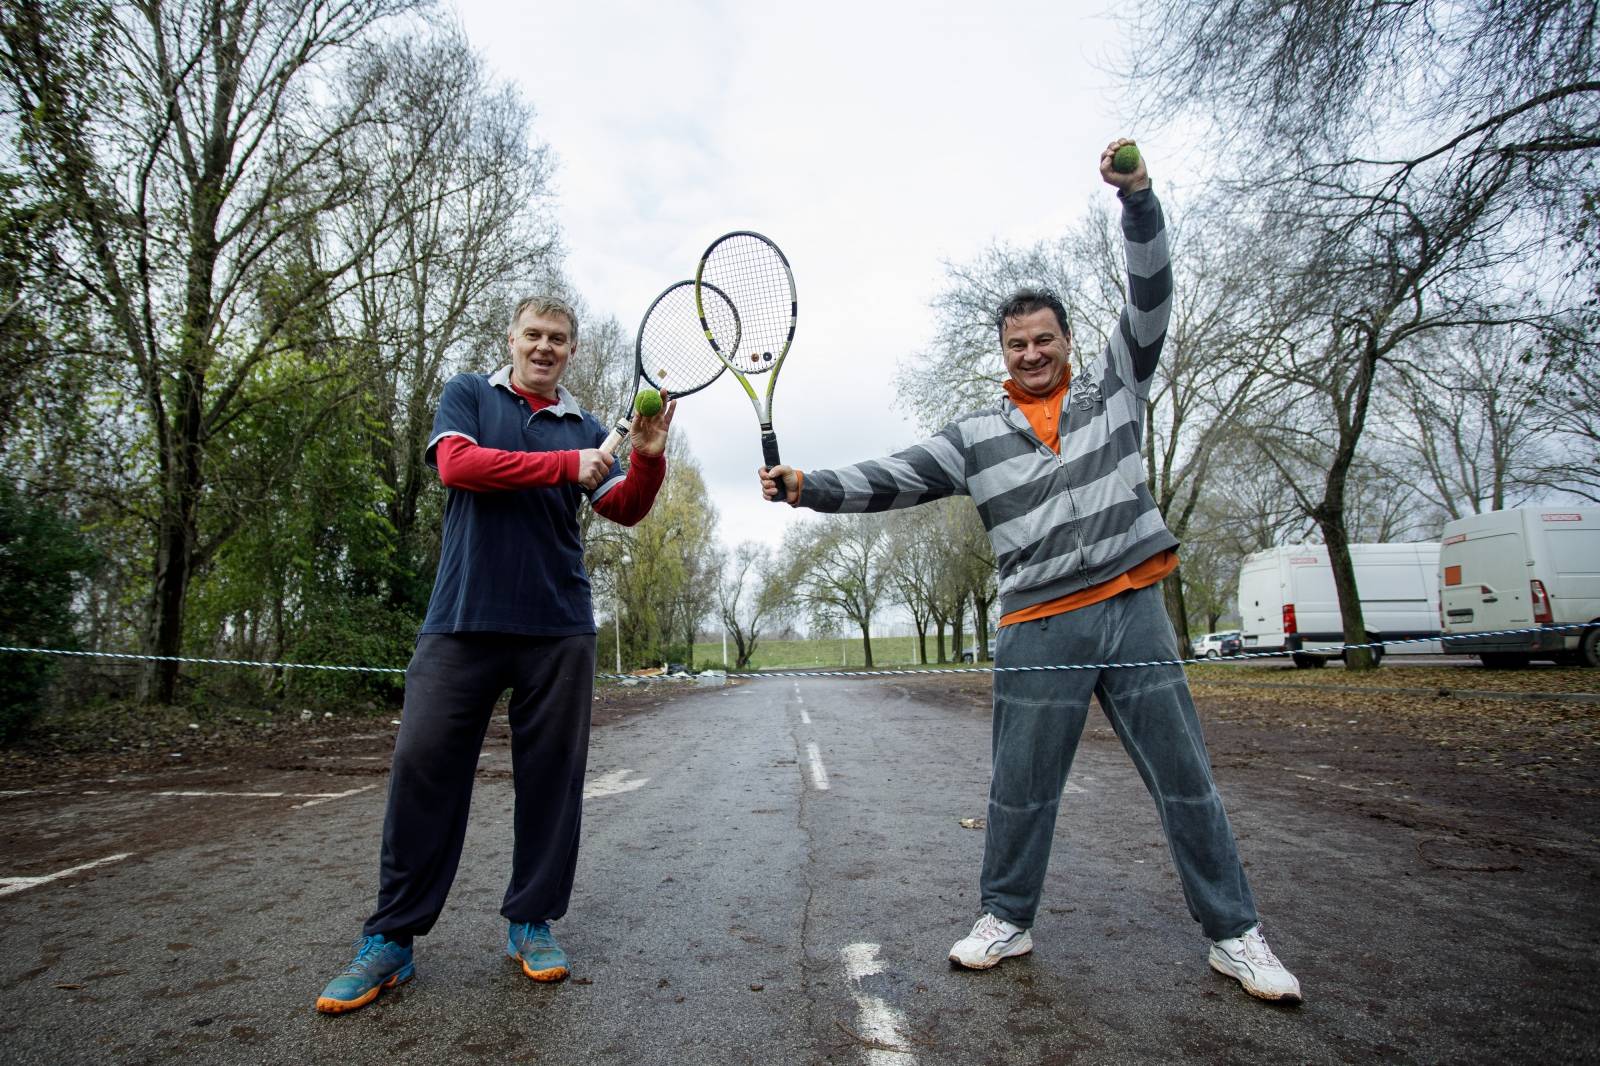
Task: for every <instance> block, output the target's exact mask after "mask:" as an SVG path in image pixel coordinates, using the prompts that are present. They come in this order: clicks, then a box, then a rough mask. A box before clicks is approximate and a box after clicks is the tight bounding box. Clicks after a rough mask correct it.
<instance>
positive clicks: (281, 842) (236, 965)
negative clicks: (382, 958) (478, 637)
mask: <svg viewBox="0 0 1600 1066" xmlns="http://www.w3.org/2000/svg"><path fill="white" fill-rule="evenodd" d="M373 742H374V744H377V743H378V742H379V741H378V739H377V738H375V739H374V741H373ZM988 748H989V723H988V720H987V717H986V716H984V715H982V714H980V713H974V712H973V711H971V710H968V709H962V708H960V707H955V706H945V705H942V703H941V702H940V701H928V700H926V699H924V698H923V697H922V696H920V695H919V690H918V689H917V688H916V687H914V686H901V685H897V684H895V683H894V682H892V681H881V680H841V679H770V680H761V681H751V682H746V683H742V684H738V685H729V686H726V687H718V688H710V687H707V688H699V687H695V688H692V689H689V690H686V691H684V692H683V693H682V694H681V696H680V697H679V698H677V699H675V700H673V701H672V702H669V703H666V704H664V705H662V706H660V707H657V708H655V709H653V710H651V711H648V712H646V713H643V714H640V715H638V716H635V717H632V718H628V719H625V720H622V721H620V722H617V723H615V724H612V725H608V726H605V727H603V728H599V729H597V730H596V731H595V734H594V739H593V745H592V749H591V757H590V768H589V783H590V792H591V795H590V798H589V800H588V801H587V803H586V808H585V821H584V830H583V850H582V854H581V857H580V860H579V869H578V883H577V888H576V892H575V895H574V898H573V901H572V907H571V911H570V913H569V914H568V915H567V916H566V917H565V918H564V919H563V920H562V921H560V922H559V923H557V925H556V931H557V934H558V935H559V937H560V938H561V941H562V943H563V945H564V946H565V947H566V948H567V950H568V951H569V953H570V954H571V956H572V961H573V976H572V978H571V979H570V980H568V981H566V982H564V983H560V984H554V985H539V984H535V983H532V982H530V981H528V980H527V979H525V978H524V977H522V975H521V972H520V970H519V969H518V967H517V966H516V964H515V963H514V962H512V961H511V960H509V959H507V958H506V957H505V954H504V943H505V925H504V922H503V921H502V920H501V919H500V918H499V917H498V913H497V912H498V907H499V903H500V898H501V895H502V893H503V891H504V888H505V878H506V875H507V870H508V865H509V860H510V852H511V839H510V837H509V831H508V827H509V824H510V815H511V805H512V794H511V784H510V780H509V777H508V776H507V770H508V768H509V760H508V758H507V752H506V750H505V749H504V748H503V747H497V746H491V747H490V748H488V749H486V752H485V757H484V759H483V762H482V769H481V772H480V780H479V782H478V786H477V793H476V797H475V804H474V811H473V816H472V821H471V826H470V829H469V834H468V840H467V846H466V853H465V857H464V859H463V862H462V867H461V871H460V874H459V876H458V878H457V880H456V884H455V888H454V891H453V893H452V895H451V898H450V903H449V905H448V907H447V909H446V911H445V913H444V915H443V917H442V918H441V920H440V922H439V924H438V926H437V927H436V929H435V930H434V931H433V933H432V934H431V935H429V936H428V937H426V938H423V939H421V940H419V941H418V944H417V953H416V960H417V977H416V979H415V980H414V981H412V982H411V983H409V984H407V985H405V986H403V987H402V988H399V989H397V990H394V991H392V992H387V993H385V994H384V995H383V996H382V997H381V998H380V999H379V1000H378V1001H377V1002H376V1003H374V1004H373V1005H371V1006H369V1007H367V1008H365V1009H363V1010H360V1011H357V1012H355V1013H352V1014H349V1015H345V1016H339V1017H327V1016H322V1015H318V1014H317V1013H316V1012H315V1011H314V1010H313V1009H312V1004H313V1002H314V1000H315V998H316V995H317V992H318V991H319V990H320V988H321V986H322V984H323V982H324V981H325V980H326V979H327V978H328V977H329V976H331V975H332V974H333V973H334V972H336V971H337V970H338V969H340V968H341V967H342V966H343V964H344V963H345V962H346V961H347V960H348V958H349V955H350V952H351V941H352V939H353V938H354V937H355V935H356V934H357V932H358V930H359V927H360V924H361V920H362V918H363V917H364V916H365V914H366V913H367V911H368V909H369V908H370V906H371V902H372V892H373V886H374V877H375V868H376V859H377V842H378V837H379V831H380V828H381V823H382V814H383V785H382V780H383V779H382V778H381V777H377V776H375V775H374V774H373V767H372V758H373V757H372V756H371V755H370V754H368V755H353V754H350V753H349V752H348V751H346V752H345V754H344V755H341V756H335V757H330V758H328V759H327V760H326V762H327V768H326V770H323V771H319V772H317V773H311V772H310V771H307V770H304V769H299V770H293V771H285V772H284V773H283V774H281V775H279V776H276V777H272V778H271V779H270V780H265V779H264V780H252V781H244V780H240V781H238V782H236V783H235V784H234V787H233V788H232V789H231V791H237V792H252V791H253V792H274V791H280V792H284V793H286V795H285V796H283V797H279V798H274V797H260V796H256V797H247V796H234V797H226V796H207V797H189V798H184V797H177V796H159V797H158V796H154V795H152V794H151V793H152V792H153V791H154V790H155V789H156V785H157V783H155V782H151V783H149V784H148V785H147V786H146V787H143V788H141V787H140V785H139V783H138V782H124V783H121V784H117V785H109V784H108V785H106V786H105V787H104V788H92V787H90V786H91V785H92V783H89V782H84V783H80V784H81V785H82V786H83V787H75V788H72V789H62V790H57V791H56V792H54V793H51V794H49V795H44V794H41V795H31V796H30V795H14V796H8V797H0V822H4V823H6V824H11V825H16V824H24V823H26V824H27V825H28V826H30V827H32V828H33V831H36V832H38V833H39V834H41V835H48V836H49V837H50V840H51V841H52V842H53V846H54V848H55V851H54V852H53V854H52V856H51V858H50V859H49V861H48V862H47V863H45V864H44V865H45V866H52V864H55V865H54V866H52V868H53V869H61V868H67V867H70V866H72V865H74V864H76V863H80V862H86V861H90V860H94V859H97V858H104V857H106V856H109V855H111V854H115V853H117V851H118V840H119V837H122V838H128V837H131V836H132V832H131V828H132V827H133V826H136V825H138V826H145V827H148V826H150V825H160V826H163V827H166V828H164V829H163V831H162V833H161V834H160V835H159V838H158V839H157V840H155V841H154V842H146V843H144V844H141V846H140V848H139V849H138V850H137V851H136V852H135V853H134V854H132V855H130V856H129V857H128V858H125V859H119V860H117V861H115V862H111V863H107V864H106V865H103V866H100V867H97V868H94V869H92V870H87V871H83V872H81V873H79V874H76V875H71V876H66V877H63V878H60V879H59V880H55V881H51V882H47V883H40V884H37V885H33V886H30V887H26V888H24V889H22V890H19V891H13V892H10V893H8V894H3V895H0V928H3V930H4V932H3V948H0V1002H3V1006H4V1010H3V1013H0V1062H4V1063H7V1064H18V1066H21V1064H33V1063H38V1064H69V1063H107V1062H119V1063H120V1062H127V1063H161V1062H174V1061H182V1062H200V1063H219V1064H223V1063H240V1064H244V1063H251V1064H254V1063H263V1062H266V1063H351V1064H360V1063H390V1062H451V1063H458V1062H539V1063H616V1064H633V1063H639V1064H675V1063H871V1064H899V1066H910V1064H913V1063H997V1064H998V1063H1019V1064H1020V1063H1149V1062H1162V1063H1188V1062H1193V1063H1211V1062H1267V1061H1270V1062H1295V1063H1299V1062H1304V1063H1342V1062H1371V1061H1385V1062H1479V1061H1481V1062H1503V1061H1529V1062H1535V1061H1537V1062H1561V1061H1585V1060H1589V1061H1594V1060H1595V1059H1596V1058H1597V1057H1600V1035H1597V1034H1600V1026H1597V1015H1600V1006H1597V1000H1600V996H1597V993H1596V991H1595V987H1596V985H1595V982H1594V980H1593V978H1594V977H1595V976H1596V972H1597V963H1596V959H1597V958H1600V921H1597V918H1600V909H1597V906H1596V904H1595V902H1594V897H1593V896H1590V897H1589V898H1587V899H1574V898H1567V899H1565V900H1555V899H1551V898H1547V897H1545V896H1541V890H1540V881H1539V876H1538V872H1539V871H1538V868H1537V866H1536V865H1525V866H1524V867H1523V868H1522V869H1521V871H1520V873H1519V872H1516V871H1512V872H1508V874H1507V876H1506V877H1503V878H1496V877H1493V876H1485V875H1484V874H1482V873H1478V874H1476V875H1473V874H1464V873H1454V874H1452V873H1450V872H1449V871H1442V870H1440V869H1438V868H1437V866H1435V867H1434V868H1432V869H1425V868H1421V867H1420V866H1419V864H1418V863H1417V861H1416V855H1415V854H1414V852H1415V848H1414V847H1413V845H1412V842H1411V841H1410V840H1409V839H1408V838H1407V837H1406V836H1405V833H1406V830H1405V827H1404V825H1403V824H1402V823H1403V819H1401V820H1400V821H1399V822H1396V821H1393V820H1378V821H1374V820H1373V819H1372V818H1371V817H1370V816H1365V815H1354V814H1350V815H1346V814H1340V813H1337V812H1336V811H1335V810H1334V809H1333V808H1330V807H1329V806H1328V805H1327V804H1325V803H1322V802H1320V801H1319V799H1318V794H1317V789H1318V788H1319V787H1321V785H1320V784H1318V783H1317V780H1316V779H1315V775H1309V776H1307V775H1301V776H1306V780H1300V779H1298V777H1297V775H1296V774H1293V773H1288V772H1286V773H1284V774H1283V775H1282V778H1281V780H1278V779H1274V780H1273V782H1272V783H1271V784H1270V785H1262V784H1260V783H1253V782H1255V779H1254V778H1252V783H1247V782H1245V781H1243V780H1238V781H1231V780H1230V779H1229V775H1228V774H1227V772H1226V770H1225V769H1224V768H1220V767H1219V774H1218V776H1219V782H1220V783H1221V784H1222V787H1223V792H1224V797H1225V799H1227V801H1228V804H1229V809H1230V812H1231V813H1232V817H1233V819H1234V823H1235V826H1236V828H1237V830H1238V832H1239V836H1240V839H1241V850H1242V852H1243V854H1244V855H1245V858H1246V861H1247V864H1248V867H1249V870H1250V875H1251V878H1252V883H1253V885H1254V887H1255V891H1256V895H1257V899H1258V902H1259V903H1260V905H1261V907H1262V911H1263V915H1264V917H1265V920H1266V923H1267V924H1266V929H1267V932H1268V935H1269V937H1270V939H1271V941H1272V944H1273V946H1274V947H1275V948H1276V950H1277V952H1278V954H1279V955H1280V956H1281V957H1282V958H1283V959H1284V961H1285V962H1286V963H1287V964H1288V965H1289V966H1290V967H1291V968H1292V969H1294V970H1295V971H1296V972H1297V973H1298V974H1299V976H1300V978H1301V980H1302V982H1303V983H1304V985H1305V988H1306V995H1307V1001H1306V1003H1305V1005H1304V1006H1302V1007H1299V1008H1294V1009H1286V1008H1282V1007H1276V1006H1272V1005H1269V1004H1265V1003H1261V1002H1258V1001H1256V1000H1253V999H1251V998H1250V997H1248V996H1246V995H1245V994H1244V993H1243V992H1242V991H1241V990H1240V989H1239V987H1238V985H1237V984H1235V983H1233V982H1231V981H1229V980H1227V979H1225V978H1222V977H1220V976H1218V975H1216V974H1214V973H1212V972H1211V971H1210V970H1209V968H1208V967H1207V965H1206V943H1205V941H1204V939H1203V938H1202V937H1201V935H1200V933H1199V930H1198V928H1197V927H1196V926H1195V924H1194V923H1193V921H1192V920H1191V919H1190V918H1189V916H1188V914H1187V912H1186V910H1185V908H1184V905H1183V900H1182V895H1181V892H1180V890H1179V886H1178V883H1177V880H1176V877H1175V876H1174V874H1173V872H1172V867H1171V863H1170V860H1169V859H1168V856H1167V853H1166V850H1165V845H1164V843H1163V841H1162V837H1161V833H1160V827H1159V825H1158V824H1157V821H1156V817H1155V812H1154V808H1153V806H1152V804H1151V802H1150V800H1149V797H1148V796H1147V795H1146V794H1145V792H1144V789H1143V786H1142V784H1141V783H1140V781H1139V779H1138V777H1137V775H1136V774H1135V773H1134V771H1133V769H1132V766H1131V765H1130V764H1129V762H1128V760H1127V757H1126V755H1125V754H1124V753H1123V752H1122V750H1121V748H1120V747H1119V746H1118V745H1117V744H1116V743H1115V741H1114V739H1112V738H1110V736H1109V734H1108V733H1107V732H1106V731H1105V730H1104V729H1103V728H1100V729H1097V730H1096V731H1095V733H1094V735H1091V737H1090V738H1089V739H1088V740H1086V742H1085V744H1084V746H1083V748H1082V749H1081V751H1080V755H1079V759H1078V762H1077V765H1076V766H1075V767H1074V771H1073V776H1072V782H1071V784H1070V785H1069V787H1068V791H1067V794H1066V795H1065V797H1064V803H1063V811H1062V816H1061V820H1060V822H1059V824H1058V828H1057V843H1056V852H1055V856H1054V861H1053V863H1052V868H1051V873H1050V877H1049V881H1048V884H1047V886H1046V894H1045V900H1044V908H1043V910H1042V911H1041V914H1040V916H1039V920H1038V923H1037V925H1036V926H1035V928H1034V931H1033V935H1034V938H1035V943H1036V948H1035V951H1034V953H1033V954H1032V955H1031V956H1028V957H1025V958H1019V959H1012V960H1008V961H1006V962H1005V963H1003V964H1002V965H1001V966H1000V967H999V968H997V969H995V970H992V971H988V972H983V973H975V972H969V971H962V970H955V969H952V968H951V966H950V965H949V963H948V961H947V960H946V953H947V952H948V949H949V947H950V944H951V943H952V942H953V941H954V940H955V939H956V938H958V937H959V936H961V935H962V934H963V933H964V932H965V931H966V929H967V928H968V927H969V926H970V925H971V922H972V921H973V919H974V918H975V917H976V908H977V876H978V869H979V863H980V860H981V857H982V847H983V834H982V832H981V831H978V830H975V829H970V828H964V827H963V826H962V824H961V820H962V819H972V818H981V817H982V816H983V815H984V804H985V795H986V791H987V786H988V773H989V758H988ZM363 760H364V761H363ZM307 765H309V764H307ZM1323 776H1324V777H1326V776H1327V775H1323ZM1308 781H1310V782H1311V783H1307V782H1308ZM375 783H376V787H373V786H374V784H375ZM160 784H161V785H162V787H163V790H165V791H172V789H171V788H170V787H169V786H168V783H160ZM1323 784H1326V782H1323ZM208 787H209V788H210V789H212V790H213V791H215V790H217V788H216V785H215V784H214V783H212V784H211V785H209V786H208ZM358 789H364V791H356V790H358ZM86 792H99V793H100V794H97V795H85V794H84V793H86ZM307 796H337V798H333V799H327V800H323V801H318V802H316V803H312V804H310V805H305V804H308V803H310V801H309V800H307V799H306V798H305V797H307ZM198 803H205V804H208V805H210V806H208V807H207V808H206V809H207V810H208V811H210V812H213V813H214V812H216V811H219V810H221V811H231V812H236V817H235V818H232V819H229V818H223V819H220V820H217V819H213V820H208V821H206V822H205V823H204V825H203V826H202V824H201V822H200V821H199V820H197V819H193V818H191V817H187V816H186V815H185V814H184V813H183V812H184V811H185V810H193V809H194V808H192V807H188V808H186V807H185V806H184V804H198ZM1396 804H1397V808H1396V809H1397V810H1399V809H1401V808H1400V805H1399V800H1398V799H1397V800H1396ZM119 827H120V828H119ZM1563 841H1564V843H1563V844H1562V847H1563V848H1564V849H1565V850H1564V851H1563V852H1562V854H1561V855H1560V856H1559V857H1558V858H1559V859H1560V861H1561V862H1563V863H1566V864H1573V863H1575V864H1578V866H1579V867H1580V868H1586V869H1587V870H1588V871H1589V877H1590V879H1591V880H1593V879H1594V878H1595V871H1597V870H1600V861H1597V856H1600V848H1597V847H1596V846H1595V843H1594V836H1593V834H1592V832H1589V831H1574V832H1572V833H1569V834H1567V835H1566V836H1565V837H1563ZM1552 861H1555V860H1552ZM1312 871H1315V872H1316V874H1317V876H1316V877H1312V876H1311V872H1312ZM43 872H46V871H44V870H43V868H42V867H41V868H39V869H29V870H26V871H21V873H22V874H24V875H29V876H33V875H38V874H41V873H43ZM16 875H17V872H16V871H12V870H9V869H5V868H3V863H0V876H16ZM0 884H3V882H0ZM1557 907H1562V908H1563V909H1564V912H1565V913H1563V914H1562V915H1561V916H1560V917H1559V918H1557V919H1555V920H1552V918H1551V915H1552V912H1553V911H1554V910H1555V909H1556V908H1557ZM1552 933H1553V934H1554V935H1552ZM1534 1005H1537V1009H1535V1007H1534Z"/></svg>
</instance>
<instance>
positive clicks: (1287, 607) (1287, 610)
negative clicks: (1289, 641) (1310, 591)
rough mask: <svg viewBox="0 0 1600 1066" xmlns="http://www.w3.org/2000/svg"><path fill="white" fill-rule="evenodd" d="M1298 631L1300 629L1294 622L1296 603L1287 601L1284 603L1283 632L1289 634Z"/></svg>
mask: <svg viewBox="0 0 1600 1066" xmlns="http://www.w3.org/2000/svg"><path fill="white" fill-rule="evenodd" d="M1298 632H1300V629H1299V627H1298V626H1296V625H1295V624H1294V604H1292V603H1286V604H1284V605H1283V633H1284V635H1285V636H1289V635H1290V634H1293V633H1298Z"/></svg>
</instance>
